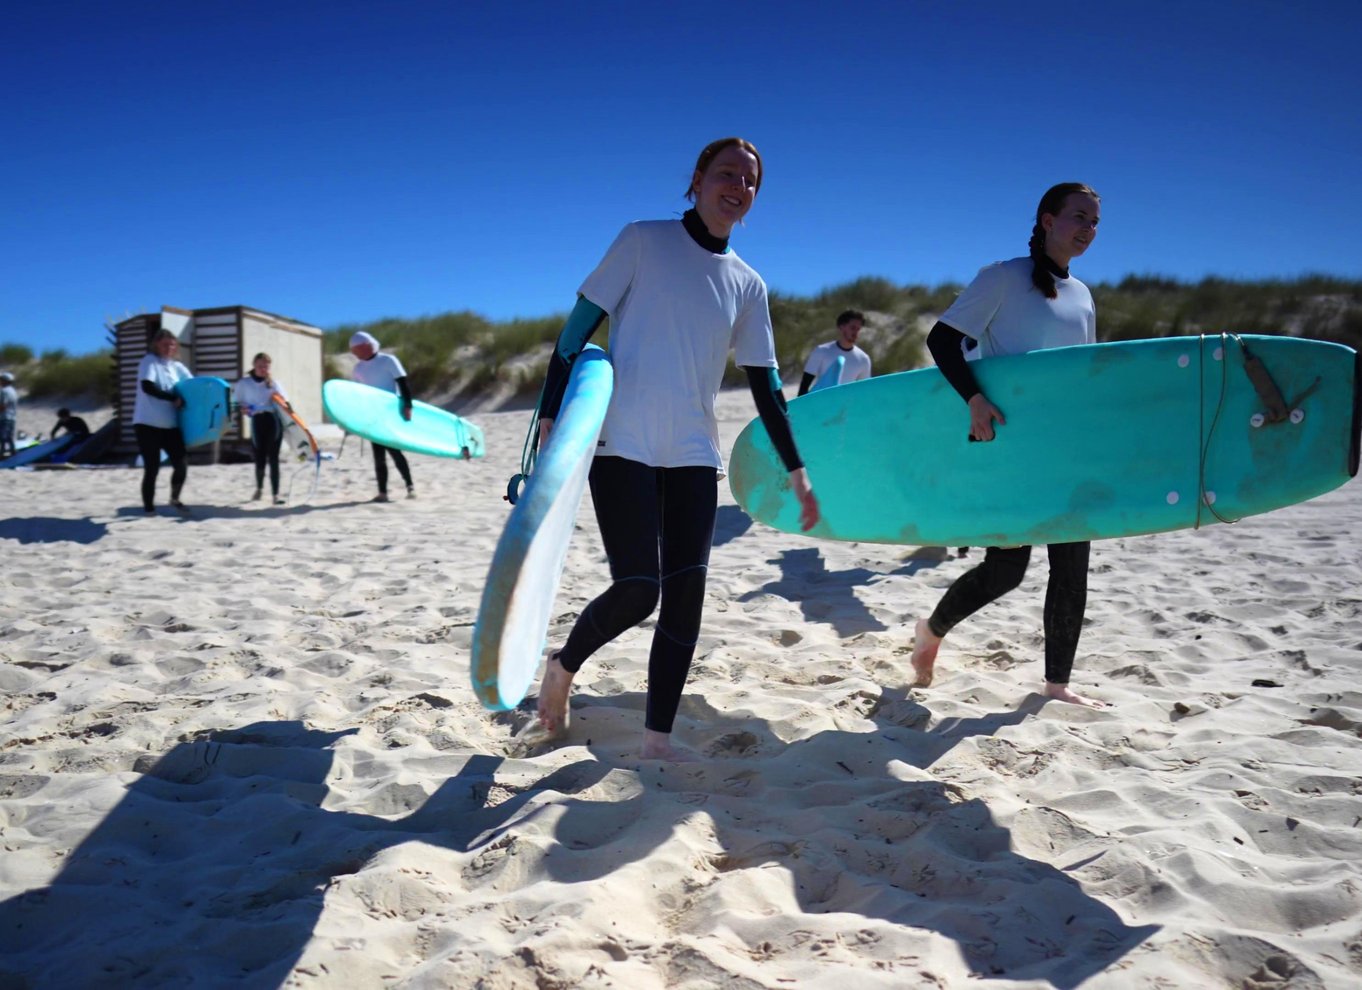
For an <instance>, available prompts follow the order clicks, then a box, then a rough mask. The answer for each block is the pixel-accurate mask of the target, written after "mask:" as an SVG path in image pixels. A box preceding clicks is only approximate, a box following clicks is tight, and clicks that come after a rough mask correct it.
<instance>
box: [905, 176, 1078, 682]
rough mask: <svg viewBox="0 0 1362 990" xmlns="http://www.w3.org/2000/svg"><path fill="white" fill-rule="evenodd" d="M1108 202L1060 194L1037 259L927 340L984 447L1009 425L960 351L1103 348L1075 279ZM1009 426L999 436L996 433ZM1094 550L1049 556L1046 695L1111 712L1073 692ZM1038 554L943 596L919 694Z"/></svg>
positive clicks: (968, 578)
mask: <svg viewBox="0 0 1362 990" xmlns="http://www.w3.org/2000/svg"><path fill="white" fill-rule="evenodd" d="M1100 214H1101V201H1100V199H1099V197H1098V195H1097V193H1095V192H1094V191H1093V190H1092V189H1090V188H1089V187H1088V186H1085V185H1082V184H1081V183H1077V182H1065V183H1061V184H1059V185H1057V186H1053V187H1051V188H1050V189H1049V190H1048V191H1047V192H1046V193H1045V195H1044V196H1042V197H1041V200H1040V205H1039V206H1037V207H1036V224H1035V227H1034V228H1032V231H1031V243H1030V253H1029V254H1028V255H1027V256H1025V257H1021V258H1013V259H1012V260H1010V261H1002V262H998V263H997V264H993V265H989V266H987V267H986V268H983V269H981V270H980V271H979V274H978V275H977V276H976V277H975V279H974V281H973V282H971V283H970V284H969V285H968V286H967V287H966V288H965V291H963V292H962V293H960V295H959V297H958V298H957V299H956V300H955V302H954V303H952V304H951V307H950V308H949V309H948V310H946V312H945V313H943V314H942V315H941V319H940V321H939V322H938V323H937V324H936V326H935V327H933V328H932V332H931V333H930V334H928V335H927V347H928V349H929V350H930V351H931V352H932V357H933V359H935V361H936V363H937V366H938V367H939V368H940V369H941V373H942V374H943V375H944V376H945V377H946V380H947V381H949V382H950V384H951V386H952V387H953V388H954V389H955V390H956V391H957V392H958V393H960V397H961V398H962V399H964V400H965V402H966V403H967V404H968V406H969V436H970V439H971V440H976V441H979V442H982V443H991V442H998V443H1006V442H1007V432H1006V429H1005V427H1006V425H1007V419H1006V418H1005V416H1004V414H1003V411H1002V410H1000V409H999V408H998V407H997V406H995V405H994V404H993V403H992V402H991V401H990V400H989V398H988V397H987V396H986V395H984V393H983V392H982V391H981V390H980V388H979V386H978V383H977V382H976V380H975V377H974V373H973V372H972V371H971V370H970V367H969V364H968V363H967V362H966V360H965V356H964V351H963V349H962V347H961V344H962V342H963V341H964V339H965V338H966V337H968V338H970V339H972V340H974V341H976V342H977V343H978V347H979V353H980V356H981V357H985V358H987V357H994V356H998V355H1004V354H1023V353H1026V352H1027V351H1038V350H1044V349H1046V348H1050V347H1066V346H1069V345H1073V344H1092V343H1095V342H1096V339H1097V336H1096V334H1097V311H1096V309H1095V308H1094V306H1093V301H1092V294H1091V293H1090V292H1089V291H1088V287H1087V286H1086V285H1084V284H1083V283H1082V282H1080V281H1079V280H1078V279H1076V278H1074V277H1073V276H1072V275H1070V274H1069V264H1070V262H1071V261H1073V259H1074V258H1077V257H1078V256H1079V255H1081V254H1083V252H1085V251H1086V250H1087V249H1088V247H1089V245H1091V244H1092V241H1093V238H1095V237H1096V236H1097V224H1098V220H1099V219H1100ZM995 423H997V424H998V426H1001V427H1004V429H1003V430H1002V431H1001V432H999V431H997V430H996V429H995V427H994V424H995ZM1090 546H1091V544H1090V543H1087V542H1083V543H1060V544H1051V545H1050V546H1049V547H1047V550H1048V553H1049V557H1050V580H1049V585H1048V587H1047V588H1046V592H1045V616H1044V625H1045V694H1046V696H1047V697H1050V698H1055V699H1057V700H1059V701H1067V702H1070V703H1072V704H1079V705H1090V706H1092V707H1097V708H1101V707H1105V706H1104V705H1103V704H1102V702H1099V701H1094V700H1092V699H1090V698H1085V697H1082V696H1081V695H1078V694H1075V693H1074V692H1073V691H1071V690H1070V689H1069V675H1070V673H1071V672H1072V670H1073V662H1074V654H1075V653H1076V652H1077V650H1078V637H1079V633H1080V632H1081V631H1082V628H1083V612H1084V610H1085V608H1086V606H1087V598H1088V552H1089V548H1090ZM1030 559H1031V548H1030V547H1029V546H1022V547H989V548H988V549H987V550H986V552H985V554H984V560H983V563H981V564H980V565H979V566H977V567H975V568H974V569H973V570H970V571H968V572H966V573H965V574H963V575H961V577H960V578H958V579H957V580H956V582H955V583H954V584H952V585H951V587H950V588H949V589H948V590H947V591H946V593H945V595H943V596H942V597H941V600H940V602H938V603H937V606H936V609H935V610H934V611H933V612H932V614H931V615H930V616H929V617H928V618H926V619H919V620H918V623H917V628H916V634H915V638H914V642H913V656H912V664H913V672H914V681H913V683H914V685H915V686H917V687H927V686H929V685H930V684H931V683H932V677H933V674H934V670H935V665H936V654H937V651H938V649H939V648H940V646H941V641H942V639H943V638H944V637H945V636H946V634H947V633H948V632H950V631H951V629H953V628H954V627H955V626H956V624H957V623H959V622H960V621H961V620H963V619H965V618H966V617H968V616H970V615H973V614H974V613H975V612H977V611H978V610H979V609H981V608H983V607H984V606H985V605H987V604H989V603H990V602H993V601H996V600H997V599H999V598H1001V597H1002V596H1003V595H1005V594H1007V593H1008V592H1009V591H1011V590H1012V589H1014V588H1016V587H1017V586H1018V585H1019V584H1021V581H1022V577H1023V575H1025V573H1026V565H1027V563H1028V562H1029V561H1030Z"/></svg>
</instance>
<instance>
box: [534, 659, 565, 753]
mask: <svg viewBox="0 0 1362 990" xmlns="http://www.w3.org/2000/svg"><path fill="white" fill-rule="evenodd" d="M560 652H562V651H561V650H554V651H553V652H552V653H550V654H549V658H548V660H547V661H545V663H544V679H543V680H542V681H540V682H539V724H540V725H542V726H543V727H544V731H545V732H547V733H549V735H552V736H556V735H559V734H561V733H564V732H566V731H567V729H568V722H569V721H570V719H571V716H570V715H569V713H568V695H569V694H570V693H571V692H572V676H573V675H572V672H571V671H569V670H567V669H566V668H564V667H563V665H562V664H561V663H559V662H558V654H559V653H560Z"/></svg>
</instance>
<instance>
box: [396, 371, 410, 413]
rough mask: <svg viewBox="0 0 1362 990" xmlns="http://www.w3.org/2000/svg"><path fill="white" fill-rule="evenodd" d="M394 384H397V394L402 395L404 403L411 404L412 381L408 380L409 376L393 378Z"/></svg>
mask: <svg viewBox="0 0 1362 990" xmlns="http://www.w3.org/2000/svg"><path fill="white" fill-rule="evenodd" d="M393 384H394V385H396V386H397V394H398V395H400V396H402V405H404V406H409V405H411V382H409V381H407V376H406V375H403V376H402V377H401V378H395V379H393Z"/></svg>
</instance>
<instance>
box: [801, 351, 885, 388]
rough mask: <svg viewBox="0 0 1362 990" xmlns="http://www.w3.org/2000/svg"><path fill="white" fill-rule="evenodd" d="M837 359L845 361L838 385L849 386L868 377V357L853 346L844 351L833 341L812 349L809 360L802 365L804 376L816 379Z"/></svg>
mask: <svg viewBox="0 0 1362 990" xmlns="http://www.w3.org/2000/svg"><path fill="white" fill-rule="evenodd" d="M839 357H840V358H846V360H845V361H844V362H843V363H842V377H841V378H840V379H839V380H838V382H837V384H838V385H850V384H851V383H852V382H859V381H861V380H862V379H864V378H869V377H870V355H869V354H867V353H866V352H865V351H863V350H861V349H860V348H859V347H857V346H856V345H855V344H852V345H851V350H849V351H844V350H843V349H842V345H841V344H840V343H839V342H838V341H835V340H830V341H828V342H827V343H826V344H819V345H818V346H817V347H815V348H814V349H813V353H811V354H810V355H809V360H808V361H806V362H805V363H804V374H806V375H813V377H814V378H817V377H818V376H819V375H821V374H822V373H823V372H825V371H827V370H828V368H829V367H831V366H832V365H833V364H834V363H835V362H836V361H837V359H838V358H839Z"/></svg>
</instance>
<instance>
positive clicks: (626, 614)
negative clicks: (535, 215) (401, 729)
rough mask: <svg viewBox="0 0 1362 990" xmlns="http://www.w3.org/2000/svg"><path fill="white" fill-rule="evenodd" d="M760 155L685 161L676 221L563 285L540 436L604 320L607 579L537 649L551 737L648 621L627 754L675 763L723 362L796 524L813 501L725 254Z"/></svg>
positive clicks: (749, 295)
mask: <svg viewBox="0 0 1362 990" xmlns="http://www.w3.org/2000/svg"><path fill="white" fill-rule="evenodd" d="M761 177H762V165H761V158H760V156H759V155H758V154H757V150H756V148H754V147H753V146H752V145H751V144H749V143H748V142H746V141H744V140H742V139H741V138H725V139H722V140H720V141H715V142H713V143H712V144H710V145H709V146H708V147H706V148H705V149H704V151H703V152H701V154H700V157H699V160H698V161H697V162H696V165H695V169H694V172H693V174H692V176H691V181H690V185H689V187H688V188H687V191H686V197H687V198H688V199H690V200H691V201H692V202H693V203H694V204H695V205H694V208H693V209H691V210H688V211H686V213H685V215H684V216H683V217H682V218H681V220H680V221H679V222H678V221H675V220H659V221H646V222H639V223H632V224H629V225H628V226H626V227H625V228H624V230H623V231H621V233H620V235H619V236H618V237H617V238H616V239H615V242H614V244H612V245H611V247H610V249H609V250H608V251H607V252H606V255H605V257H604V259H602V261H601V263H600V264H599V265H598V266H597V268H596V270H595V271H594V272H592V273H591V275H589V276H588V277H587V279H586V281H585V283H583V285H582V287H581V289H580V290H579V293H580V297H579V298H578V300H577V305H576V307H575V308H574V309H573V311H572V314H571V316H569V318H568V321H567V324H566V326H564V328H563V332H562V334H561V335H560V336H559V338H558V344H557V347H556V348H555V350H554V353H553V355H552V356H551V358H550V364H549V372H548V377H547V380H546V382H545V386H544V393H543V399H542V402H541V406H540V431H541V434H540V438H541V441H542V439H544V438H546V437H547V436H548V433H549V430H550V429H551V428H552V423H553V419H554V417H555V416H556V415H557V413H558V408H559V404H560V402H561V400H562V394H563V390H564V388H565V387H566V383H567V378H568V372H569V369H570V366H571V363H572V361H573V359H574V358H575V357H576V356H577V354H578V353H580V351H581V349H582V347H583V346H584V345H585V344H586V342H587V340H588V339H589V338H590V337H591V335H592V334H593V333H594V332H595V330H596V328H597V327H598V326H600V324H601V322H602V321H603V320H604V318H605V317H606V315H607V314H608V315H609V317H610V321H611V322H610V355H611V361H612V364H613V365H614V370H615V386H614V391H613V393H612V395H611V400H610V408H609V410H608V412H607V413H606V418H605V424H604V427H603V428H602V430H601V439H600V442H599V445H598V447H597V452H596V456H595V459H594V461H593V462H592V467H591V474H590V486H591V497H592V501H593V502H594V504H595V507H596V519H597V522H598V523H599V525H600V529H601V538H602V540H603V542H604V543H605V552H606V556H607V557H608V558H609V562H610V577H611V580H612V582H613V583H612V584H611V585H610V587H609V588H607V589H606V591H605V592H604V593H603V594H601V595H600V596H599V597H598V598H596V599H595V600H593V601H592V602H591V603H590V604H588V605H587V606H586V608H585V609H583V610H582V614H581V615H580V616H579V617H578V619H577V622H576V624H575V625H574V627H573V629H572V632H571V633H570V634H569V636H568V638H567V642H566V643H565V644H564V645H563V647H562V649H560V650H556V651H554V652H553V653H552V654H550V656H549V659H548V662H547V666H546V668H545V672H544V679H543V682H542V683H541V685H540V690H539V701H538V711H539V722H540V724H541V726H542V727H543V728H544V729H546V730H547V731H549V732H550V733H553V734H557V733H560V732H562V731H565V730H566V729H567V725H568V696H569V693H570V691H571V687H572V679H573V676H574V675H575V674H576V672H577V671H578V670H579V669H580V668H581V666H582V664H583V663H584V662H585V661H586V660H587V658H588V657H590V656H591V655H592V654H593V653H595V652H596V650H598V649H600V647H602V646H603V645H605V644H606V643H608V642H610V641H611V640H612V639H614V638H615V637H616V636H619V635H620V634H621V633H623V632H624V631H625V630H627V629H630V628H632V627H633V626H635V625H637V624H638V623H640V622H642V621H643V620H644V619H646V618H647V617H648V616H650V615H651V614H652V613H653V611H654V609H657V608H658V607H659V603H660V606H661V610H660V611H659V612H658V619H657V628H656V631H655V632H654V634H653V640H652V647H651V651H650V653H649V657H648V701H647V711H646V715H645V722H644V738H643V745H642V755H643V757H644V758H645V759H664V760H681V759H689V758H692V754H690V753H688V752H687V751H685V750H683V749H681V748H680V747H677V746H674V745H673V744H672V742H671V732H672V727H673V721H674V719H675V717H676V712H677V707H678V705H679V704H680V701H681V694H682V691H683V689H684V687H685V682H686V676H687V674H688V672H689V670H690V664H691V659H692V657H693V656H694V653H695V647H696V643H697V641H698V639H699V635H700V619H701V612H702V608H703V604H704V592H705V578H706V572H707V570H708V567H709V552H710V546H711V544H712V542H713V536H714V520H715V515H716V512H717V503H718V478H719V472H720V470H721V468H722V466H723V459H722V457H721V455H720V452H719V437H718V425H717V422H716V419H715V415H714V402H715V398H716V396H717V394H718V391H719V386H720V383H721V381H722V378H723V373H724V369H725V367H726V366H727V362H728V353H729V351H730V350H732V351H733V352H734V359H735V361H736V363H737V364H738V366H739V367H741V368H743V369H744V370H745V371H746V373H747V380H748V385H749V387H750V388H751V390H752V396H753V399H754V400H755V402H756V405H757V410H758V412H759V413H760V415H761V419H762V422H763V423H764V424H765V426H766V429H767V432H768V433H769V435H770V437H771V442H772V444H773V446H774V447H775V449H776V451H777V452H778V454H779V455H780V458H781V460H782V462H783V463H784V466H785V468H786V470H788V471H789V472H790V485H791V488H792V489H793V491H794V493H795V495H796V497H797V498H798V500H799V503H800V510H801V514H800V522H801V525H802V526H803V528H804V529H806V530H807V529H811V528H812V527H813V526H814V525H815V524H816V523H817V521H818V517H819V513H818V501H817V499H816V498H815V497H814V494H813V489H812V487H811V485H810V483H809V478H808V474H807V472H806V471H805V470H804V466H803V463H802V462H801V461H800V459H799V453H798V451H797V450H796V448H795V443H794V437H793V436H792V435H791V432H790V423H789V419H788V417H787V416H786V413H785V398H784V395H783V394H782V392H781V388H780V377H779V373H778V371H777V368H776V358H775V346H774V343H773V340H772V332H771V316H770V312H769V309H768V306H767V296H766V285H765V283H764V282H763V281H762V279H761V276H759V275H758V274H757V273H756V272H755V271H754V270H753V269H752V268H751V267H749V266H748V265H747V264H746V262H744V261H743V260H742V259H740V258H739V257H738V256H737V255H736V254H734V253H733V251H732V250H731V249H730V248H729V246H728V237H729V234H730V233H731V232H732V230H733V227H734V226H735V225H737V224H738V223H739V222H740V221H741V220H742V219H743V217H744V216H745V215H746V214H747V211H748V210H749V209H750V208H751V206H752V202H753V200H754V199H755V197H756V194H757V189H758V187H759V186H760V185H761Z"/></svg>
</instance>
